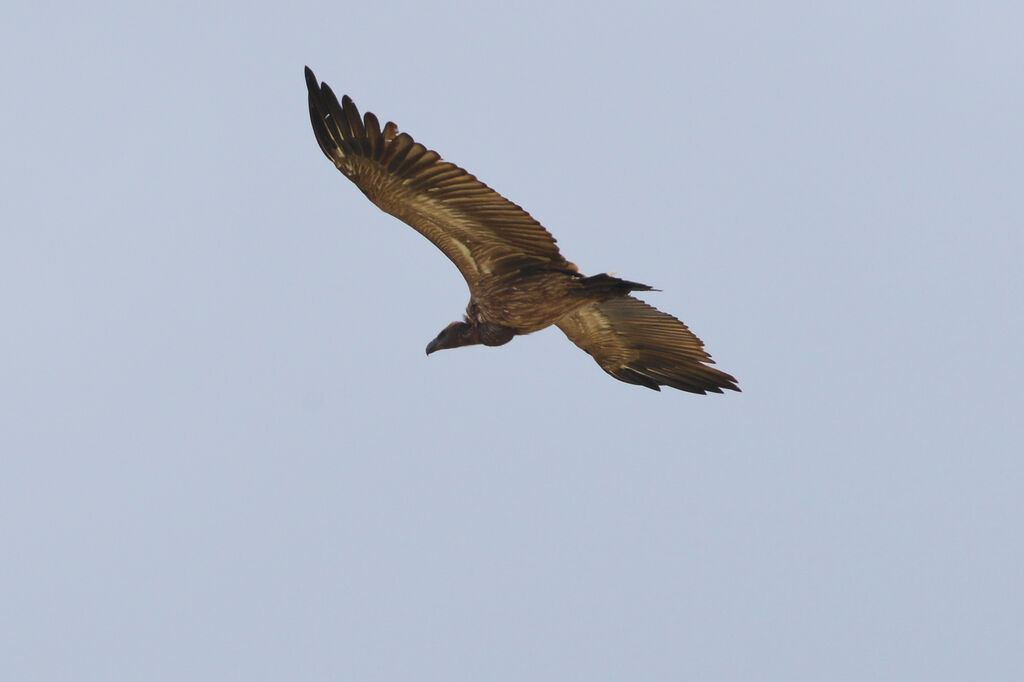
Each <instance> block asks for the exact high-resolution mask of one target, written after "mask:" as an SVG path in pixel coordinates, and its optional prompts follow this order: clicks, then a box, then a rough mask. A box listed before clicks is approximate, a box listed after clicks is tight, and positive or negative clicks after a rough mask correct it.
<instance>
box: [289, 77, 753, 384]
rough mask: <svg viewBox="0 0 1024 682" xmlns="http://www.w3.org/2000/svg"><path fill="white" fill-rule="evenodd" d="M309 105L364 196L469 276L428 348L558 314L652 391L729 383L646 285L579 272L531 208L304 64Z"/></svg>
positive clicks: (604, 360) (500, 337)
mask: <svg viewBox="0 0 1024 682" xmlns="http://www.w3.org/2000/svg"><path fill="white" fill-rule="evenodd" d="M306 86H307V88H308V90H309V117H310V121H311V122H312V124H313V132H314V133H315V134H316V140H317V142H318V143H319V144H320V149H322V150H323V153H324V154H325V155H326V156H327V158H328V159H330V160H331V161H332V162H333V163H334V165H335V166H337V168H338V170H340V171H341V172H342V173H343V174H344V175H345V177H347V178H348V179H349V180H351V181H352V182H353V183H355V185H356V187H358V188H359V189H360V190H362V192H363V194H365V195H366V196H367V197H368V198H369V199H370V201H372V202H373V203H374V204H376V205H377V206H378V207H379V208H380V209H381V210H383V211H385V212H386V213H390V214H391V215H393V216H395V217H396V218H398V219H399V220H401V221H403V222H405V223H407V224H408V225H410V226H411V227H412V228H413V229H414V230H416V231H417V232H419V233H420V234H422V235H423V236H424V237H426V238H427V239H429V240H430V241H431V242H433V243H434V245H435V246H437V248H439V249H440V250H441V251H442V252H443V253H444V255H446V256H448V258H450V259H451V260H452V262H453V263H455V267H457V268H458V269H459V272H461V273H462V276H463V277H464V278H465V279H466V283H467V284H468V285H469V293H470V297H469V305H468V306H467V307H466V314H465V316H464V317H463V319H462V321H459V322H452V323H451V324H449V325H448V326H447V327H445V328H444V329H442V330H441V333H440V334H438V335H437V337H436V338H435V339H434V340H433V341H431V342H430V343H429V344H427V355H429V354H431V353H433V352H434V351H438V350H442V349H445V348H457V347H459V346H469V345H473V344H483V345H485V346H500V345H502V344H505V343H508V342H509V341H511V340H512V338H513V337H515V336H520V335H523V334H532V333H533V332H536V331H539V330H541V329H544V328H546V327H550V326H551V325H555V326H556V327H558V328H559V329H561V330H562V332H563V333H564V334H565V335H566V336H567V337H569V340H570V341H572V342H573V343H575V344H576V345H577V346H579V347H580V348H582V349H583V350H585V351H586V352H587V353H589V354H590V355H591V357H593V358H594V360H595V361H597V364H598V365H600V367H601V369H603V370H604V371H605V372H607V373H608V374H610V375H612V376H613V377H615V378H616V379H618V380H620V381H624V382H626V383H629V384H637V385H640V386H646V387H647V388H651V389H654V390H656V391H660V390H661V386H670V387H672V388H676V389H679V390H682V391H688V392H690V393H700V394H705V393H708V392H712V393H721V392H722V389H730V390H733V391H738V390H740V389H739V386H738V385H737V384H736V379H735V378H733V377H732V376H731V375H729V374H726V373H725V372H722V371H721V370H718V369H715V368H714V367H711V366H710V364H712V363H713V361H712V360H711V356H710V355H708V354H707V352H705V351H704V344H703V342H702V341H701V340H700V339H698V338H697V336H696V335H694V334H693V332H691V331H690V330H689V328H687V326H686V325H685V324H683V323H682V322H681V321H679V320H678V319H676V318H675V317H673V316H671V315H668V314H666V313H663V312H661V311H659V310H657V309H656V308H654V307H652V306H649V305H647V304H646V303H644V302H643V301H641V300H639V299H637V298H634V297H633V296H631V295H630V293H631V292H634V291H652V288H651V287H649V286H647V285H645V284H639V283H637V282H630V281H628V280H625V279H619V278H618V277H614V276H612V275H610V274H600V275H593V276H591V277H587V276H584V275H582V274H581V273H580V272H579V270H578V269H577V267H576V266H575V265H574V264H572V263H570V262H569V261H568V260H566V259H565V258H564V257H563V256H562V254H561V253H560V252H559V250H558V247H557V246H555V239H554V237H552V236H551V234H550V233H549V232H548V231H547V230H545V229H544V227H543V226H542V225H541V224H540V223H538V222H537V221H536V220H534V219H533V217H531V216H530V214H529V213H527V212H526V211H524V210H523V209H522V208H520V207H519V206H517V205H516V204H514V203H512V202H511V201H509V200H508V199H506V198H505V197H503V196H501V195H500V194H498V193H497V192H495V191H494V190H493V189H491V188H490V187H488V186H487V185H485V184H484V183H482V182H480V181H479V180H477V179H476V177H475V176H473V175H471V174H470V173H468V172H466V171H465V170H463V169H462V168H460V167H458V166H456V165H455V164H453V163H450V162H448V161H445V160H444V159H442V158H441V156H440V155H439V154H438V153H437V152H435V151H432V150H430V149H427V148H426V147H424V146H423V145H422V144H420V143H419V142H416V141H414V140H413V139H412V137H410V136H409V135H408V134H407V133H400V132H398V127H397V126H396V125H395V124H394V123H391V122H388V123H386V124H385V125H384V126H383V127H382V126H381V125H380V122H379V121H378V120H377V117H376V116H374V115H373V114H371V113H369V112H367V113H366V114H365V115H363V116H360V115H359V110H358V109H356V105H355V104H354V103H353V102H352V99H351V98H350V97H348V95H345V96H344V97H342V98H341V102H340V103H339V102H338V98H337V97H336V96H335V95H334V92H333V91H332V90H331V88H330V87H329V86H328V85H327V84H326V83H320V84H318V83H317V80H316V76H314V75H313V72H312V71H311V70H310V68H309V67H308V66H307V67H306Z"/></svg>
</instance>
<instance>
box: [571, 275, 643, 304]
mask: <svg viewBox="0 0 1024 682" xmlns="http://www.w3.org/2000/svg"><path fill="white" fill-rule="evenodd" d="M580 284H581V285H582V287H583V293H584V294H585V295H586V296H587V297H590V298H595V299H597V300H604V299H608V298H614V297H616V296H625V295H627V294H628V293H629V292H631V291H657V289H655V288H654V287H649V286H647V285H646V284H640V283H639V282H630V281H629V280H625V279H619V278H618V277H613V276H612V275H606V274H604V273H602V274H600V275H594V276H593V277H584V278H583V279H581V280H580Z"/></svg>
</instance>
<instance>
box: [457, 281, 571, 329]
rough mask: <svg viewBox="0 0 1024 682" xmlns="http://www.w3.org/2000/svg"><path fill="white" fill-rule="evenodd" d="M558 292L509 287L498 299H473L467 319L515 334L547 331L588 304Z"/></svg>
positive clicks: (546, 289) (536, 288) (547, 289)
mask: <svg viewBox="0 0 1024 682" xmlns="http://www.w3.org/2000/svg"><path fill="white" fill-rule="evenodd" d="M552 288H554V287H552ZM560 289H561V290H560V291H551V290H549V288H538V287H509V288H508V289H505V290H504V291H502V292H501V293H502V295H501V296H482V297H476V296H474V298H473V299H472V300H471V301H470V303H469V307H468V308H467V310H466V316H467V317H468V318H469V319H470V321H471V322H476V323H482V322H490V323H492V324H500V325H502V326H503V327H511V328H512V329H514V330H515V331H516V333H517V334H531V333H533V332H536V331H540V330H541V329H544V328H545V327H550V326H551V325H552V324H554V323H555V322H556V321H557V320H559V319H561V318H562V317H564V316H565V315H566V314H568V313H569V312H571V311H573V310H575V309H576V308H578V307H580V306H581V305H585V304H586V303H587V302H588V301H587V299H586V298H583V297H580V296H574V295H572V294H571V293H569V292H567V291H565V289H564V288H561V287H560Z"/></svg>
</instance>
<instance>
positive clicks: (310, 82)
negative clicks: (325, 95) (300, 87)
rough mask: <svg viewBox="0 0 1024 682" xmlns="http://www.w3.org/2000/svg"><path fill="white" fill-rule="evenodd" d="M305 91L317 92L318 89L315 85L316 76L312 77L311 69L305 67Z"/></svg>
mask: <svg viewBox="0 0 1024 682" xmlns="http://www.w3.org/2000/svg"><path fill="white" fill-rule="evenodd" d="M306 89H307V90H309V91H310V92H314V91H316V90H319V89H320V87H319V86H318V85H317V83H316V76H314V75H313V69H311V68H309V67H308V66H307V67H306Z"/></svg>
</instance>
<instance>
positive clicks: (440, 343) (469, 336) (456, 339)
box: [427, 322, 480, 355]
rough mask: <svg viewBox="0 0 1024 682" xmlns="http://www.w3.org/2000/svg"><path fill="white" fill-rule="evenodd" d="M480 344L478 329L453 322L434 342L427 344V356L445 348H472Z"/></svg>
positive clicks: (466, 324)
mask: <svg viewBox="0 0 1024 682" xmlns="http://www.w3.org/2000/svg"><path fill="white" fill-rule="evenodd" d="M474 343H480V336H479V334H478V333H477V328H476V327H474V326H473V325H471V324H469V323H467V322H452V323H451V324H449V325H448V326H447V327H445V328H444V329H442V330H441V333H440V334H438V335H437V336H436V337H435V338H434V340H433V341H431V342H430V343H428V344H427V355H430V354H431V353H433V352H434V351H436V350H444V349H445V348H458V347H459V346H470V345H472V344H474Z"/></svg>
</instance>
